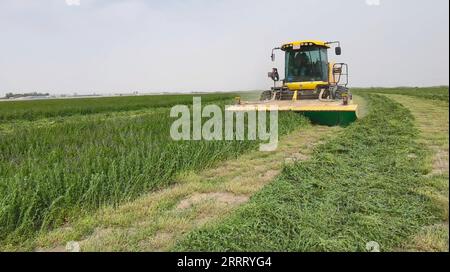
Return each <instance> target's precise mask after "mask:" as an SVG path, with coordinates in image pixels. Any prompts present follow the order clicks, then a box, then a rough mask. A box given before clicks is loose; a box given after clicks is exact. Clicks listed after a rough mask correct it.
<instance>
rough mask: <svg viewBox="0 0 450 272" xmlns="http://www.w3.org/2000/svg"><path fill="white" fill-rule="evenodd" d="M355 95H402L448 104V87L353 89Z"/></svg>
mask: <svg viewBox="0 0 450 272" xmlns="http://www.w3.org/2000/svg"><path fill="white" fill-rule="evenodd" d="M352 91H353V92H354V93H361V92H362V93H364V92H370V93H380V94H402V95H408V96H413V97H418V98H425V99H432V100H441V101H447V102H448V93H449V89H448V86H438V87H426V88H411V87H398V88H365V89H358V88H353V89H352Z"/></svg>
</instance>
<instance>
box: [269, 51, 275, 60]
mask: <svg viewBox="0 0 450 272" xmlns="http://www.w3.org/2000/svg"><path fill="white" fill-rule="evenodd" d="M270 59H271V60H272V61H275V54H274V53H272V55H270Z"/></svg>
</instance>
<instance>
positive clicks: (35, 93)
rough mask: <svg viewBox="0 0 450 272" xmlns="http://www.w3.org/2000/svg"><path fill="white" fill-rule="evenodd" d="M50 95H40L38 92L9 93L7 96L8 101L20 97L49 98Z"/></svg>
mask: <svg viewBox="0 0 450 272" xmlns="http://www.w3.org/2000/svg"><path fill="white" fill-rule="evenodd" d="M49 95H50V94H49V93H38V92H32V93H16V94H15V93H7V94H6V95H5V98H6V99H10V98H20V97H29V96H49Z"/></svg>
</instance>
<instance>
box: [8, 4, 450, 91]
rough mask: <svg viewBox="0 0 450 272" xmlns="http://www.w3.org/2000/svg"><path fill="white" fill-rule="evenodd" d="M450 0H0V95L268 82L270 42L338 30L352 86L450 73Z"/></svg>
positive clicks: (443, 79) (329, 35)
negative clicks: (14, 92) (29, 92)
mask: <svg viewBox="0 0 450 272" xmlns="http://www.w3.org/2000/svg"><path fill="white" fill-rule="evenodd" d="M448 9H449V1H448V0H432V1H425V0H413V1H412V0H343V1H336V0H318V1H313V0H293V1H288V0H287V1H279V0H276V1H275V0H270V1H265V0H254V1H244V0H236V1H235V0H227V1H225V0H223V1H220V0H216V1H214V0H171V1H170V0H169V1H144V0H128V1H127V0H122V1H121V0H0V95H3V94H5V93H6V92H7V91H49V92H51V93H73V92H78V93H91V92H94V91H95V92H97V93H101V92H103V93H109V92H119V91H120V92H131V91H141V92H151V91H155V92H159V91H216V90H217V91H226V90H246V89H263V88H268V87H270V85H271V81H270V79H268V78H267V72H268V71H269V70H270V69H271V68H272V67H273V66H274V67H279V68H282V64H283V53H282V52H279V53H278V55H277V61H276V62H275V64H273V63H272V62H271V61H270V58H269V55H270V49H271V48H272V47H274V46H278V45H280V44H281V43H282V42H285V41H291V40H300V39H321V40H340V41H341V43H342V52H343V54H342V56H340V57H335V56H334V54H333V55H332V58H334V59H335V60H338V61H344V62H347V63H348V64H349V66H350V68H349V70H350V83H351V85H352V86H398V85H407V86H426V85H442V84H445V85H448V82H449V13H448Z"/></svg>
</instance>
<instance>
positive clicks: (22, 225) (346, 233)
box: [0, 87, 448, 251]
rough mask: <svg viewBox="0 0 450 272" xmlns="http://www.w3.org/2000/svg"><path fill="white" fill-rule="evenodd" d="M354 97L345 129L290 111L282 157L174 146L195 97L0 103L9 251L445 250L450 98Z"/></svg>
mask: <svg viewBox="0 0 450 272" xmlns="http://www.w3.org/2000/svg"><path fill="white" fill-rule="evenodd" d="M353 91H354V94H355V98H356V99H355V101H358V103H360V106H361V108H362V109H361V112H363V113H364V114H363V115H361V116H360V117H361V118H360V119H359V120H358V121H356V122H355V123H353V124H351V125H350V126H348V127H325V126H316V125H311V124H310V123H309V121H308V120H307V119H306V118H304V117H302V116H300V115H297V114H294V113H280V116H279V118H280V119H279V122H280V123H279V126H280V135H281V136H282V137H281V138H280V148H279V150H278V151H277V152H275V153H267V152H266V153H258V151H257V146H258V142H256V141H248V140H245V141H237V140H233V141H204V140H201V141H173V140H172V139H171V138H170V135H169V129H170V126H171V124H172V122H173V121H174V118H171V117H170V116H169V112H170V108H171V107H172V106H173V105H176V104H191V103H192V97H193V95H180V96H176V95H160V96H138V97H113V98H89V99H67V100H39V101H20V102H9V101H8V102H0V250H37V249H38V250H53V249H59V248H60V246H61V245H62V246H63V247H64V244H65V243H67V242H68V241H72V240H76V241H80V243H81V249H82V250H117V251H123V250H128V251H141V250H173V251H211V250H214V251H272V250H273V251H366V243H367V242H369V241H376V242H377V243H379V244H380V246H381V250H382V251H404V250H414V251H448V170H446V169H445V168H446V167H445V166H447V168H448V88H447V87H433V88H392V89H380V88H371V89H355V90H353ZM246 95H248V94H246ZM235 96H236V94H235V93H224V94H217V93H216V94H203V95H201V97H202V103H204V104H208V103H213V104H217V105H220V106H221V107H222V108H223V106H224V105H226V104H228V103H232V102H233V99H234V97H235Z"/></svg>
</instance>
